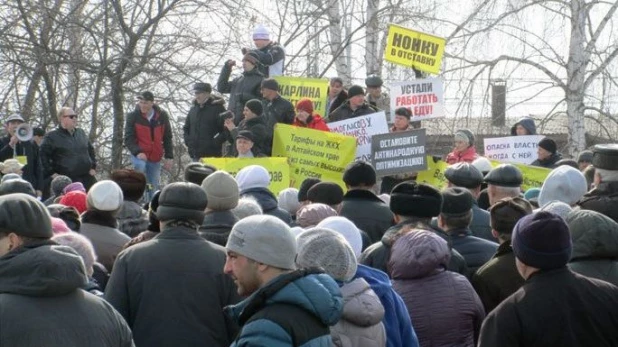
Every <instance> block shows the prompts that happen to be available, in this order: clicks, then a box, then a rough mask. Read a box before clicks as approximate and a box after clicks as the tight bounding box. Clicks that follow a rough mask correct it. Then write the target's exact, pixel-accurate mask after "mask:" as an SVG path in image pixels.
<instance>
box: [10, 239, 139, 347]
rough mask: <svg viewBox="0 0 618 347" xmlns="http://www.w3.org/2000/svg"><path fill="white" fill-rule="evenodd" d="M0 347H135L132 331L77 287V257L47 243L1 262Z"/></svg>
mask: <svg viewBox="0 0 618 347" xmlns="http://www.w3.org/2000/svg"><path fill="white" fill-rule="evenodd" d="M0 278H2V281H0V307H2V310H0V322H2V329H0V346H19V347H30V346H32V347H34V346H50V347H54V346H59V347H60V346H62V347H65V346H75V347H77V346H94V347H103V346H117V347H130V346H134V345H133V341H132V339H131V330H129V327H128V326H127V324H126V323H125V321H124V319H123V318H122V316H120V315H119V314H118V312H116V310H114V309H113V307H112V306H111V305H110V304H108V303H107V302H106V301H105V300H103V299H101V298H98V297H96V296H95V295H92V294H90V293H88V292H86V291H84V290H82V289H80V288H83V287H86V285H87V282H88V280H87V278H86V272H85V268H84V263H83V261H82V259H81V258H80V257H79V255H77V253H75V251H73V249H71V248H69V247H65V246H57V245H54V244H53V243H52V242H51V241H42V242H40V243H38V244H33V245H30V246H24V247H20V248H18V249H16V250H14V251H12V252H10V253H8V254H6V255H5V256H3V257H1V258H0Z"/></svg>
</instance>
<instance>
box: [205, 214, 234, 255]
mask: <svg viewBox="0 0 618 347" xmlns="http://www.w3.org/2000/svg"><path fill="white" fill-rule="evenodd" d="M236 222H238V218H236V216H235V215H234V214H233V213H232V211H229V210H227V211H208V212H206V215H205V216H204V222H203V223H202V226H201V227H200V229H199V234H200V236H201V237H203V238H204V239H205V240H207V241H210V242H213V243H216V244H218V245H219V246H223V247H225V244H226V243H227V239H228V237H229V236H230V232H231V231H232V227H233V226H234V224H236Z"/></svg>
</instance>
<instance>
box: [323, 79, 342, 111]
mask: <svg viewBox="0 0 618 347" xmlns="http://www.w3.org/2000/svg"><path fill="white" fill-rule="evenodd" d="M346 100H348V92H346V91H345V89H343V80H342V79H341V77H333V78H331V79H330V83H329V85H328V100H327V102H326V114H325V115H323V116H324V118H326V117H327V116H328V115H329V114H331V112H333V111H334V110H336V109H337V108H339V106H341V105H342V104H343V103H344V102H345V101H346Z"/></svg>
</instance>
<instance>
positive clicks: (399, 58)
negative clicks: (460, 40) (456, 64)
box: [384, 24, 446, 74]
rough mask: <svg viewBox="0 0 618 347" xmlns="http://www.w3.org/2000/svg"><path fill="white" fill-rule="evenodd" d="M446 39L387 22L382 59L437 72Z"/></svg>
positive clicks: (432, 72)
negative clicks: (386, 34) (385, 41)
mask: <svg viewBox="0 0 618 347" xmlns="http://www.w3.org/2000/svg"><path fill="white" fill-rule="evenodd" d="M444 46H446V40H445V39H443V38H441V37H437V36H433V35H429V34H425V33H423V32H420V31H416V30H412V29H408V28H404V27H402V26H399V25H395V24H389V26H388V37H387V43H386V49H385V51H384V59H385V60H386V61H389V62H391V63H395V64H399V65H403V66H406V67H413V68H416V69H417V70H421V71H425V72H428V73H431V74H438V73H439V72H440V66H441V65H442V56H443V55H444Z"/></svg>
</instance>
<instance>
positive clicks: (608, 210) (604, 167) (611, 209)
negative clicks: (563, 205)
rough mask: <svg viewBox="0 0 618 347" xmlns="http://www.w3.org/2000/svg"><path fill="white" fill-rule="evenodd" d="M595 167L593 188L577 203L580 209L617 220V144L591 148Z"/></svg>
mask: <svg viewBox="0 0 618 347" xmlns="http://www.w3.org/2000/svg"><path fill="white" fill-rule="evenodd" d="M592 152H593V156H592V166H593V167H594V168H595V170H596V171H595V174H594V189H592V190H590V191H589V192H588V193H586V194H585V195H584V196H583V197H582V198H581V199H580V200H579V201H578V202H577V205H579V207H580V208H581V209H582V210H592V211H597V212H599V213H602V214H604V215H606V216H608V217H609V218H611V219H613V220H614V221H615V222H618V144H615V143H612V144H604V145H596V146H594V148H593V149H592Z"/></svg>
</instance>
